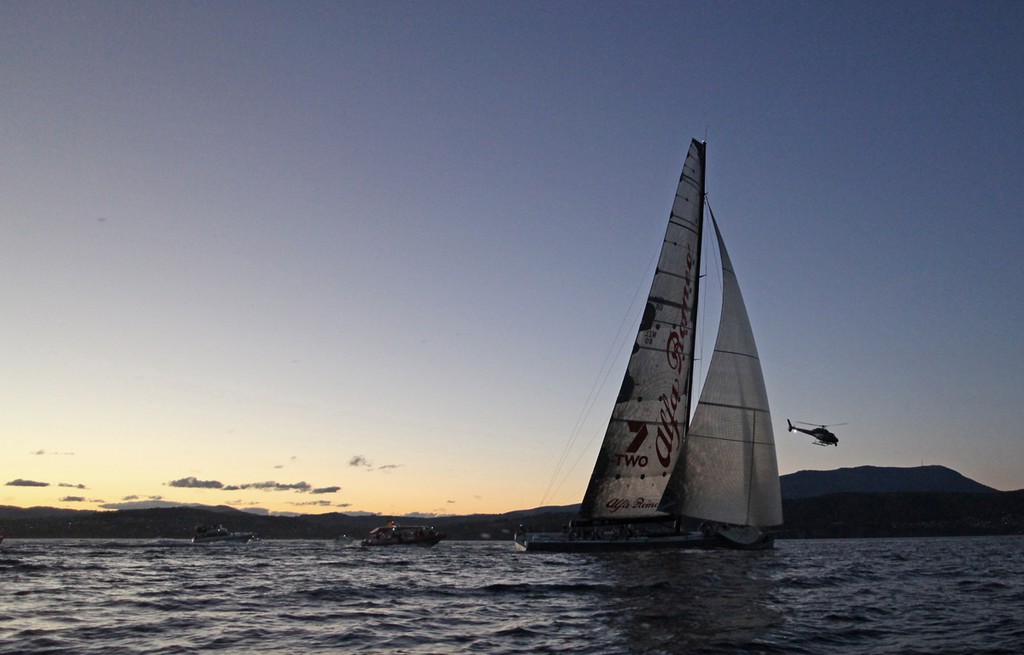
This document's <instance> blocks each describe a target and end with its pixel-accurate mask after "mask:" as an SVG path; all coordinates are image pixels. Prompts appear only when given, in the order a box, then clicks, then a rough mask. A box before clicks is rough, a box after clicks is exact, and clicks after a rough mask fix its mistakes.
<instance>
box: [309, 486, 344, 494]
mask: <svg viewBox="0 0 1024 655" xmlns="http://www.w3.org/2000/svg"><path fill="white" fill-rule="evenodd" d="M339 491H341V487H320V488H319V489H313V490H312V491H310V492H309V493H311V494H336V493H338V492H339Z"/></svg>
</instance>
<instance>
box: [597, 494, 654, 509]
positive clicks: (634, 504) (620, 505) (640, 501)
mask: <svg viewBox="0 0 1024 655" xmlns="http://www.w3.org/2000/svg"><path fill="white" fill-rule="evenodd" d="M604 506H605V509H607V510H609V511H610V512H611V513H614V512H617V511H619V510H620V509H658V503H657V502H656V501H653V500H647V499H646V498H642V497H641V498H634V499H632V500H630V499H629V498H612V499H610V500H609V501H608V502H607V503H605V505H604Z"/></svg>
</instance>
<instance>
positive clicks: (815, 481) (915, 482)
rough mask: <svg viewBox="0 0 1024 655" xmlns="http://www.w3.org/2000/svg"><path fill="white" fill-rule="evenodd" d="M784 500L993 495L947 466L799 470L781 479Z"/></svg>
mask: <svg viewBox="0 0 1024 655" xmlns="http://www.w3.org/2000/svg"><path fill="white" fill-rule="evenodd" d="M780 482H781V485H782V498H783V500H792V499H794V498H814V497H818V496H827V495H829V494H838V493H865V494H879V493H916V492H935V493H967V494H973V493H992V492H995V491H996V490H995V489H993V488H991V487H986V486H985V485H983V484H981V483H979V482H975V481H974V480H971V479H970V478H966V477H964V476H963V475H961V474H959V473H957V472H956V471H954V470H953V469H949V468H946V467H945V466H915V467H910V468H898V467H891V466H857V467H855V468H841V469H836V470H834V471H798V472H797V473H790V474H788V475H783V476H781V477H780Z"/></svg>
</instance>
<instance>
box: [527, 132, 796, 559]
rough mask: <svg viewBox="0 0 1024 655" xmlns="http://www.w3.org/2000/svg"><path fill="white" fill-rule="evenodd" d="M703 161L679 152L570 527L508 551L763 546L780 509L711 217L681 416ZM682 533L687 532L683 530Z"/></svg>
mask: <svg viewBox="0 0 1024 655" xmlns="http://www.w3.org/2000/svg"><path fill="white" fill-rule="evenodd" d="M705 154H706V146H705V144H704V143H702V142H698V141H696V140H693V141H692V142H691V143H690V149H689V152H688V153H687V157H686V161H685V163H684V165H683V171H682V175H681V176H680V179H679V184H678V186H677V188H676V196H675V201H674V203H673V206H672V211H671V214H670V216H669V221H668V228H667V230H666V233H665V239H664V242H663V244H662V249H661V256H660V259H659V260H658V266H657V269H656V271H655V274H654V281H653V283H652V285H651V290H650V294H649V295H648V299H647V306H646V308H645V309H644V312H643V317H642V318H641V321H640V329H639V332H638V334H637V338H636V342H635V344H634V345H633V352H632V355H631V356H630V360H629V364H628V366H627V369H626V373H625V376H624V379H623V382H622V387H621V390H620V391H619V395H618V398H617V399H616V401H615V407H614V409H613V410H612V415H611V419H610V420H609V423H608V427H607V429H606V432H605V437H604V442H603V445H602V446H601V451H600V453H599V454H598V457H597V463H596V464H595V466H594V470H593V473H592V475H591V478H590V484H589V486H588V488H587V491H586V493H585V495H584V497H583V503H582V505H581V508H580V515H579V518H577V519H575V520H574V521H572V522H571V523H570V524H569V525H568V526H567V527H566V528H565V529H564V530H563V531H562V532H547V533H537V532H530V531H529V530H528V529H526V528H520V530H517V532H516V535H515V537H514V540H515V544H516V548H517V550H521V551H556V552H586V551H603V550H646V549H654V548H716V547H733V548H744V549H760V548H770V547H772V545H773V543H774V538H773V535H772V533H771V532H770V531H769V530H768V528H771V527H773V526H778V525H781V524H782V499H781V494H780V492H779V473H778V464H777V462H776V456H775V437H774V435H773V433H772V423H771V414H770V412H769V409H768V396H767V393H766V391H765V386H764V377H763V375H762V373H761V364H760V360H759V359H758V356H757V348H756V346H755V345H754V336H753V333H752V331H751V329H750V322H749V320H748V318H747V310H746V307H745V305H744V303H743V296H742V295H741V293H740V288H739V284H738V283H737V280H736V274H735V272H734V271H733V267H732V263H731V261H730V260H729V254H728V253H727V252H726V249H725V243H724V241H723V240H722V235H721V233H720V232H719V229H718V224H717V223H716V222H715V219H714V215H713V214H712V215H711V216H710V219H711V225H712V226H713V227H714V234H715V237H716V240H717V244H718V251H719V255H720V257H719V259H720V261H721V268H722V285H723V288H722V306H721V316H720V318H719V329H718V339H717V342H716V344H715V351H714V354H713V355H712V358H711V363H710V365H709V366H708V371H707V375H706V377H705V381H704V385H703V389H702V391H701V395H700V400H699V401H698V402H697V406H696V408H695V409H694V411H693V413H692V416H691V413H690V407H691V401H692V393H693V384H694V353H695V350H696V332H697V329H696V326H697V319H698V316H697V313H698V305H697V299H698V291H699V286H700V271H701V243H702V240H703V230H704V226H705V219H704V211H705V189H704V179H705ZM709 211H710V210H709ZM687 523H689V524H692V525H693V526H694V528H695V529H694V530H693V531H690V532H686V531H684V529H683V528H684V525H686V524H687ZM698 525H699V529H696V528H697V526H698Z"/></svg>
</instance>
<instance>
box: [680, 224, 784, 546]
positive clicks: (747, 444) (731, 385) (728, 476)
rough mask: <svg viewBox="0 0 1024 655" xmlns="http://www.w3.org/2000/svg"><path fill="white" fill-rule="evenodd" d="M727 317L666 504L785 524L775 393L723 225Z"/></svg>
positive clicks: (701, 514)
mask: <svg viewBox="0 0 1024 655" xmlns="http://www.w3.org/2000/svg"><path fill="white" fill-rule="evenodd" d="M712 224H713V225H714V227H715V236H716V237H717V240H718V250H719V252H720V254H721V258H722V316H721V319H720V322H719V327H718V338H717V339H716V341H715V351H714V354H713V355H712V357H711V364H710V365H709V366H708V373H707V377H706V378H705V380H704V387H703V389H702V390H701V395H700V401H699V402H698V403H697V408H696V409H695V410H694V413H693V420H692V421H691V423H690V428H689V431H688V433H687V438H686V449H685V450H686V454H685V458H684V463H683V464H682V465H680V466H679V467H678V468H677V469H676V471H675V472H674V474H673V477H672V480H671V482H670V483H669V489H670V491H669V492H668V493H666V495H665V498H664V501H663V502H662V504H661V507H660V509H662V510H663V511H666V512H670V513H679V514H683V515H685V516H690V517H693V518H699V519H705V520H709V521H716V522H719V523H730V524H734V525H753V526H773V525H780V524H781V523H782V500H781V494H780V489H779V469H778V463H777V462H776V458H775V437H774V435H773V433H772V420H771V413H770V412H769V409H768V393H767V391H766V390H765V386H764V375H763V374H762V372H761V362H760V359H758V356H757V346H756V345H755V344H754V333H753V331H752V330H751V329H750V320H749V318H748V317H747V309H746V305H744V303H743V295H742V294H741V293H740V287H739V283H738V282H737V280H736V273H735V271H734V270H733V267H732V262H731V260H730V259H729V253H728V251H726V249H725V243H724V242H723V241H722V235H721V233H720V232H719V230H718V224H717V223H716V222H715V221H714V218H712Z"/></svg>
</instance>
